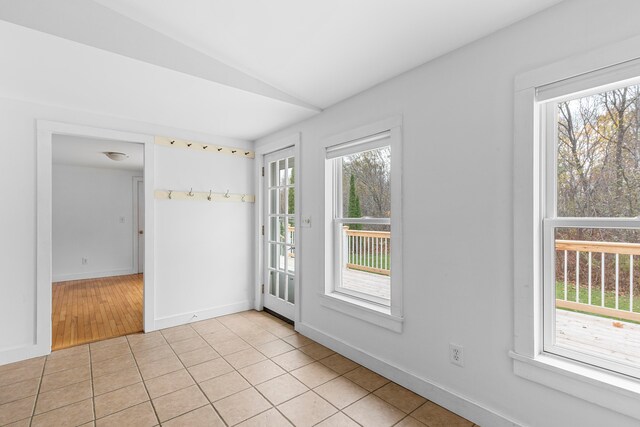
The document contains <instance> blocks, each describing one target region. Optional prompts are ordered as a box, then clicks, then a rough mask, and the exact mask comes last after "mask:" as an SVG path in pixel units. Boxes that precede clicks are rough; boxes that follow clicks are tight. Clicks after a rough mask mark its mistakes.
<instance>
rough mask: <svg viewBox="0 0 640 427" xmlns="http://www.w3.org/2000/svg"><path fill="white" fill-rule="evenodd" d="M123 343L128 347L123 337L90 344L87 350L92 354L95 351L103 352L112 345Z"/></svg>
mask: <svg viewBox="0 0 640 427" xmlns="http://www.w3.org/2000/svg"><path fill="white" fill-rule="evenodd" d="M123 343H124V344H127V345H129V342H128V341H127V337H125V336H122V337H117V338H111V339H108V340H102V341H97V342H92V343H91V344H89V349H90V350H91V351H92V352H93V351H95V350H104V349H105V348H107V347H111V346H112V345H115V344H123ZM72 348H75V347H72Z"/></svg>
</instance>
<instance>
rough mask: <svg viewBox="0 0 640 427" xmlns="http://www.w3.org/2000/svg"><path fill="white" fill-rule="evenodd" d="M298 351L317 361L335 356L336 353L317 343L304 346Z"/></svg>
mask: <svg viewBox="0 0 640 427" xmlns="http://www.w3.org/2000/svg"><path fill="white" fill-rule="evenodd" d="M298 350H300V351H301V352H303V353H304V354H306V355H307V356H311V357H313V358H314V359H315V360H320V359H324V358H325V357H328V356H331V355H332V354H335V351H333V350H331V349H330V348H327V347H325V346H323V345H320V344H318V343H317V342H316V343H311V344H309V345H305V346H302V347H300V348H299V349H298Z"/></svg>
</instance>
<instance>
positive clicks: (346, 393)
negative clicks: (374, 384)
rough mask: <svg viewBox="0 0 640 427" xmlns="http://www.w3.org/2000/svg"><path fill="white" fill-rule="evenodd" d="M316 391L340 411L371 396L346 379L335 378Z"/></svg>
mask: <svg viewBox="0 0 640 427" xmlns="http://www.w3.org/2000/svg"><path fill="white" fill-rule="evenodd" d="M314 391H315V392H316V393H318V394H319V395H320V396H322V397H323V398H324V399H326V400H327V401H328V402H329V403H331V404H332V405H333V406H335V407H336V408H338V409H343V408H346V407H347V406H349V405H351V404H352V403H353V402H355V401H357V400H360V399H362V398H363V397H364V396H366V395H367V394H369V392H368V391H367V390H365V389H363V388H362V387H360V386H359V385H357V384H356V383H354V382H352V381H349V380H348V379H346V378H345V377H338V378H335V379H333V380H331V381H329V382H328V383H325V384H322V385H321V386H319V387H317V388H315V389H314Z"/></svg>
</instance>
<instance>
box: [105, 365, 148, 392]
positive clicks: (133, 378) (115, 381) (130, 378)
mask: <svg viewBox="0 0 640 427" xmlns="http://www.w3.org/2000/svg"><path fill="white" fill-rule="evenodd" d="M140 381H142V377H141V376H140V373H139V372H138V368H137V367H135V366H134V367H131V368H124V369H122V370H120V371H116V372H114V373H111V374H107V375H103V376H101V377H97V378H94V379H93V393H94V395H95V396H99V395H101V394H104V393H108V392H110V391H114V390H117V389H119V388H122V387H126V386H128V385H132V384H135V383H139V382H140Z"/></svg>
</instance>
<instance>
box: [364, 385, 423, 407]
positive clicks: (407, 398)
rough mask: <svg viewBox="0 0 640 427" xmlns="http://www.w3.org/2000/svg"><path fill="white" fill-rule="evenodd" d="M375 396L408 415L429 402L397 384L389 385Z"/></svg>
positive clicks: (379, 390)
mask: <svg viewBox="0 0 640 427" xmlns="http://www.w3.org/2000/svg"><path fill="white" fill-rule="evenodd" d="M373 394H375V395H376V396H378V397H379V398H380V399H382V400H384V401H385V402H387V403H390V404H392V405H393V406H395V407H396V408H398V409H400V410H401V411H402V412H404V413H406V414H408V413H410V412H412V411H415V410H416V409H418V407H419V406H420V405H422V404H423V403H424V402H426V401H427V399H425V398H424V397H422V396H418V395H417V394H415V393H414V392H412V391H410V390H407V389H406V388H404V387H402V386H400V385H398V384H396V383H388V384H387V385H385V386H383V387H381V388H379V389H378V390H376V391H375V392H374V393H373Z"/></svg>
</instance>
